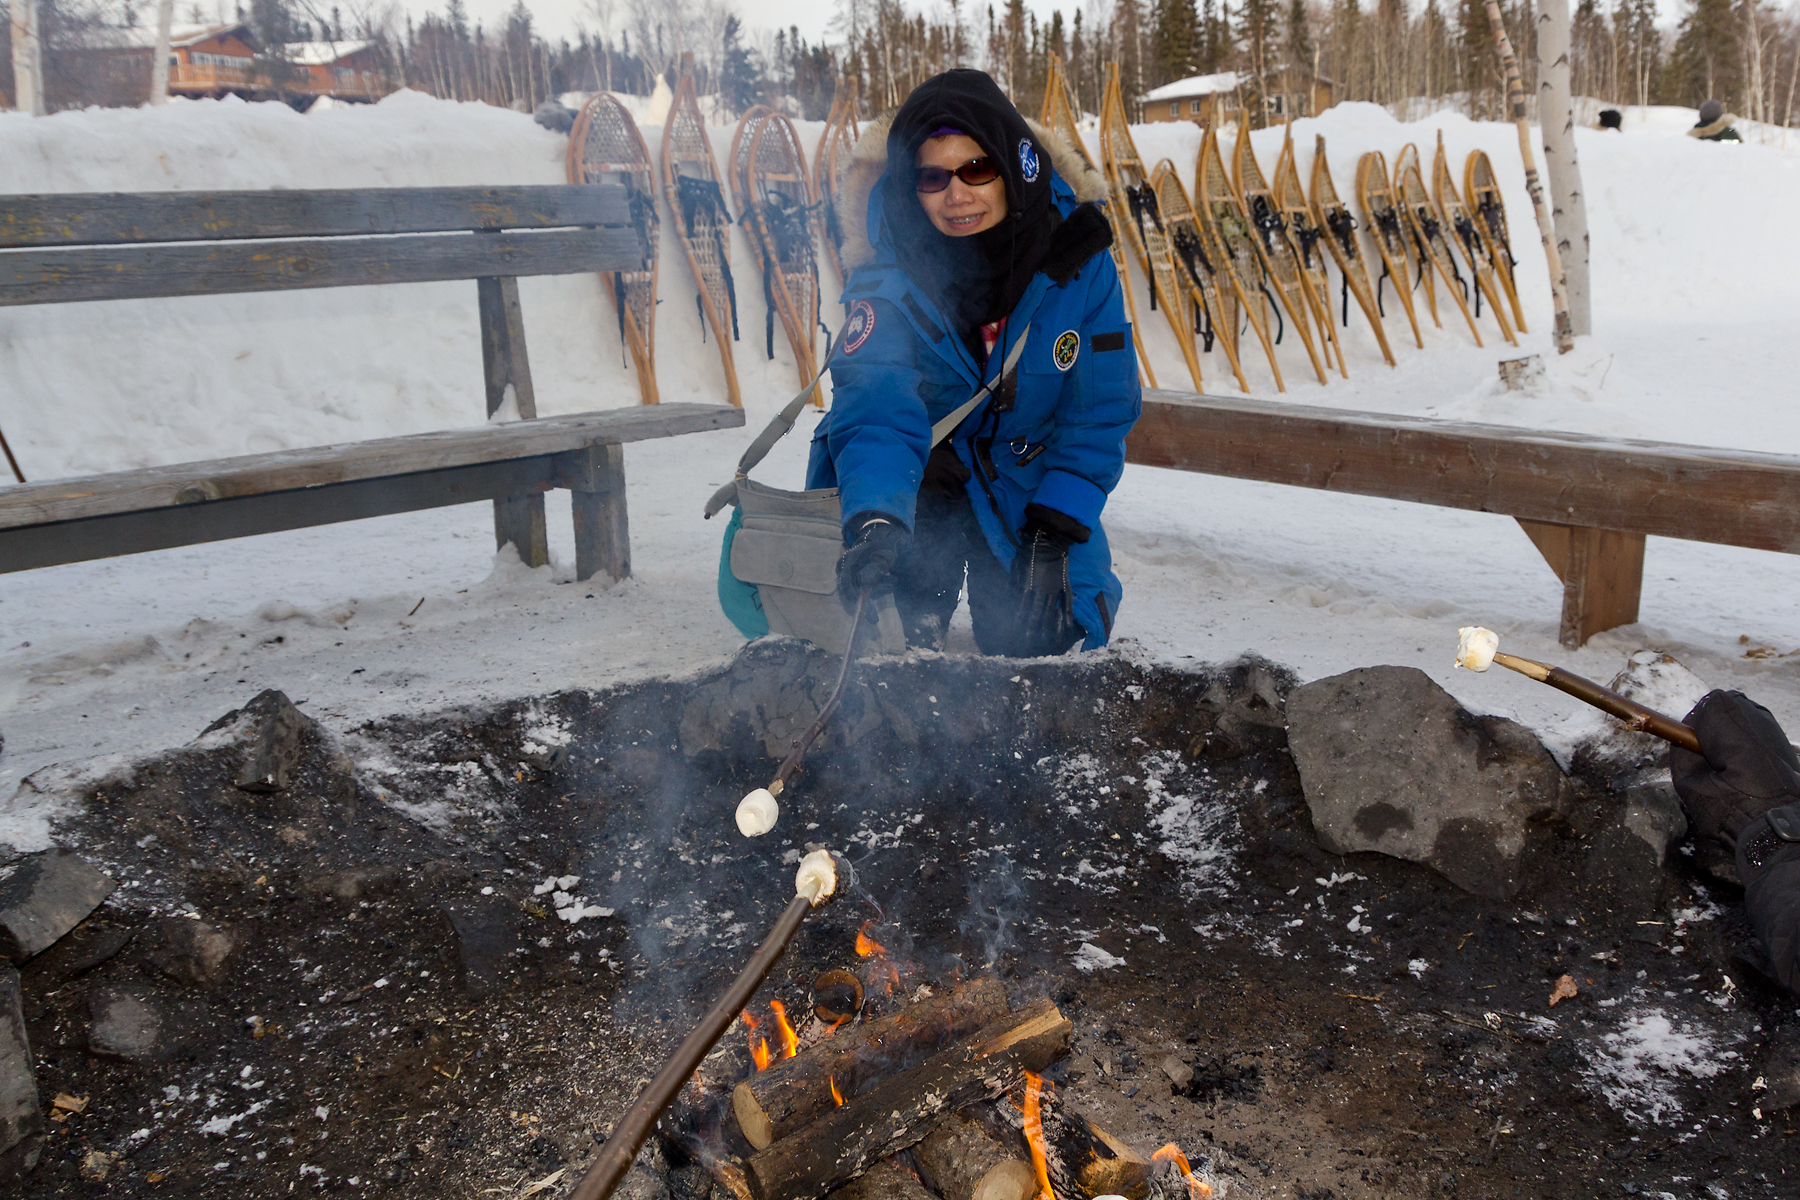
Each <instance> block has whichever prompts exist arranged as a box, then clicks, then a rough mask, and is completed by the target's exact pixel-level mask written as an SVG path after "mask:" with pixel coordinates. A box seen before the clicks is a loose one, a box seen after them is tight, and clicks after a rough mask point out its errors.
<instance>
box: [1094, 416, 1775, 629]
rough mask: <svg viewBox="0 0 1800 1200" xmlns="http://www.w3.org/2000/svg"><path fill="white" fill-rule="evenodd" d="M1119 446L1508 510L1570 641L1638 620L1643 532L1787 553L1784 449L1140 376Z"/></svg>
mask: <svg viewBox="0 0 1800 1200" xmlns="http://www.w3.org/2000/svg"><path fill="white" fill-rule="evenodd" d="M1126 458H1127V461H1130V462H1134V463H1140V464H1142V465H1144V466H1150V467H1173V468H1175V469H1177V470H1183V471H1199V472H1202V473H1204V474H1208V475H1230V476H1235V477H1237V478H1239V479H1259V480H1263V481H1265V482H1268V483H1285V484H1291V485H1293V486H1296V487H1310V488H1323V489H1325V490H1327V491H1337V492H1353V493H1356V494H1358V495H1364V496H1383V497H1386V498H1388V499H1391V500H1410V501H1414V502H1416V503H1419V504H1435V505H1439V506H1441V507H1445V508H1466V509H1472V510H1474V511H1476V512H1491V513H1504V514H1505V515H1507V516H1510V517H1514V518H1516V519H1517V520H1518V522H1519V524H1520V525H1522V526H1523V527H1524V529H1525V532H1526V534H1527V535H1529V536H1530V538H1531V540H1532V542H1533V543H1534V544H1535V545H1536V546H1537V548H1538V550H1539V552H1540V553H1542V554H1543V556H1544V558H1545V559H1546V561H1548V562H1549V564H1550V566H1551V569H1553V570H1554V571H1555V572H1556V574H1557V576H1558V578H1560V579H1561V580H1562V582H1563V607H1562V629H1561V641H1562V644H1563V645H1564V646H1567V647H1569V648H1570V649H1574V648H1576V647H1579V646H1580V645H1581V644H1582V643H1583V642H1585V641H1586V640H1587V639H1588V638H1589V637H1591V636H1593V635H1594V634H1596V633H1599V632H1601V631H1602V630H1606V629H1611V628H1613V627H1615V626H1618V625H1628V624H1630V623H1631V622H1633V621H1636V620H1637V619H1638V600H1639V596H1640V594H1641V592H1642V590H1643V579H1644V538H1645V535H1647V534H1654V535H1656V536H1658V537H1669V538H1680V539H1683V540H1686V541H1695V542H1718V543H1722V544H1724V545H1728V546H1748V547H1750V548H1752V549H1757V550H1779V551H1782V552H1784V553H1788V554H1800V458H1795V457H1789V456H1786V455H1777V454H1758V453H1755V452H1753V451H1748V450H1718V449H1710V448H1707V447H1699V446H1680V445H1672V444H1668V443H1664V442H1648V441H1632V440H1626V439H1622V438H1605V437H1591V436H1587V435H1584V434H1579V433H1547V432H1541V431H1536V430H1530V429H1516V428H1512V427H1509V426H1503V425H1476V424H1468V423H1464V422H1459V421H1439V420H1433V419H1431V418H1428V417H1406V416H1395V415H1392V414H1388V413H1369V412H1346V411H1342V410H1339V409H1331V408H1317V407H1313V406H1310V405H1303V404H1285V403H1277V402H1272V401H1266V400H1240V399H1227V398H1223V397H1218V396H1201V395H1193V394H1191V393H1183V392H1168V391H1157V390H1147V391H1145V393H1144V415H1143V417H1142V418H1141V419H1140V420H1139V421H1138V424H1137V427H1136V428H1135V429H1134V430H1133V431H1132V433H1131V437H1130V439H1129V441H1128V443H1127V453H1126ZM1447 552H1448V551H1447ZM1454 552H1456V553H1467V550H1466V549H1465V548H1462V547H1458V548H1456V549H1455V551H1454Z"/></svg>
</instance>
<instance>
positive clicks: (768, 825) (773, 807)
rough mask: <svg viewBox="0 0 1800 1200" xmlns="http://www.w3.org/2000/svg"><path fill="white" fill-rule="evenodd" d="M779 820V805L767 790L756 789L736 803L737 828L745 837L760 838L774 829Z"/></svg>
mask: <svg viewBox="0 0 1800 1200" xmlns="http://www.w3.org/2000/svg"><path fill="white" fill-rule="evenodd" d="M780 818H781V805H779V804H777V803H776V802H775V797H774V796H772V795H770V794H769V789H768V788H757V789H756V790H755V791H754V792H751V793H750V794H749V795H748V796H745V797H744V798H743V799H742V800H739V801H738V806H737V827H738V832H739V833H741V834H743V835H744V836H745V837H761V836H762V835H763V834H765V833H767V832H769V830H771V829H773V828H775V822H776V821H778V820H779V819H780Z"/></svg>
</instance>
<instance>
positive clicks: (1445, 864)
mask: <svg viewBox="0 0 1800 1200" xmlns="http://www.w3.org/2000/svg"><path fill="white" fill-rule="evenodd" d="M1287 719H1288V748H1289V750H1290V752H1291V753H1292V754H1293V757H1294V763H1295V765H1296V766H1298V767H1299V769H1300V782H1301V785H1302V786H1303V787H1304V789H1305V791H1306V803H1307V806H1308V807H1309V808H1310V809H1311V810H1312V819H1313V828H1314V830H1315V831H1316V832H1317V833H1318V836H1319V841H1320V843H1321V844H1322V845H1323V846H1324V847H1325V848H1326V849H1328V850H1331V851H1332V852H1334V853H1337V854H1352V853H1357V852H1360V851H1369V850H1373V851H1376V852H1378V853H1381V854H1389V855H1393V856H1394V857H1396V858H1404V859H1407V860H1409V861H1412V862H1418V863H1424V864H1425V865H1426V866H1429V867H1431V868H1433V869H1434V870H1436V871H1438V872H1439V873H1441V874H1442V875H1444V876H1445V877H1446V878H1448V879H1449V880H1450V881H1451V882H1452V883H1454V884H1456V885H1457V886H1458V887H1460V888H1462V889H1463V890H1465V891H1468V892H1472V893H1474V894H1475V895H1478V896H1491V897H1494V898H1496V899H1509V898H1511V897H1512V896H1515V895H1517V894H1518V892H1519V889H1520V887H1521V886H1522V884H1523V879H1522V877H1521V873H1520V860H1521V858H1522V857H1523V855H1524V853H1525V848H1526V840H1527V834H1528V832H1529V827H1530V826H1531V825H1532V824H1533V823H1534V822H1538V821H1542V820H1544V819H1546V818H1549V817H1554V816H1562V815H1566V814H1567V812H1568V810H1569V807H1570V805H1571V803H1572V801H1573V799H1574V795H1573V790H1572V789H1571V787H1570V785H1569V783H1568V780H1567V779H1566V778H1565V777H1564V776H1563V773H1562V771H1561V769H1559V768H1558V767H1557V765H1556V760H1555V759H1553V758H1551V757H1550V754H1549V752H1548V751H1547V750H1545V749H1544V747H1543V746H1542V745H1541V744H1540V743H1539V742H1538V740H1537V738H1535V737H1533V736H1532V734H1531V732H1530V731H1529V730H1527V729H1525V728H1524V727H1523V726H1521V725H1518V724H1516V723H1515V722H1512V721H1509V720H1506V719H1505V718H1503V717H1482V716H1476V715H1474V714H1473V713H1470V712H1469V711H1467V710H1466V709H1464V708H1463V707H1462V706H1461V705H1460V704H1458V703H1457V702H1456V701H1455V699H1453V698H1452V697H1451V695H1450V694H1449V693H1448V692H1446V691H1445V690H1444V689H1443V688H1441V687H1439V686H1438V685H1437V684H1436V683H1434V682H1433V681H1432V679H1431V677H1430V676H1428V675H1426V674H1425V673H1424V672H1423V671H1420V670H1417V669H1416V668H1413V667H1364V668H1362V669H1360V670H1356V671H1349V672H1346V673H1345V674H1343V675H1334V676H1332V677H1331V678H1329V679H1321V680H1318V681H1316V682H1314V683H1309V684H1307V685H1305V686H1304V687H1300V688H1296V689H1295V690H1294V691H1293V692H1292V693H1290V694H1289V696H1288V701H1287Z"/></svg>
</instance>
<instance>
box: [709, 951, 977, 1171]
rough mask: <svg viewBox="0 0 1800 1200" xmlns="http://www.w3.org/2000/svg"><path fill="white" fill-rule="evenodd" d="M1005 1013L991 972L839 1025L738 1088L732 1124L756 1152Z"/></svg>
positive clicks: (733, 1105) (733, 1104)
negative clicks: (875, 1017)
mask: <svg viewBox="0 0 1800 1200" xmlns="http://www.w3.org/2000/svg"><path fill="white" fill-rule="evenodd" d="M1005 1014H1006V991H1005V989H1004V988H1002V987H1001V986H1000V981H999V980H997V979H995V978H993V977H992V976H983V977H982V978H980V979H973V980H970V981H969V982H968V983H965V984H963V985H962V986H961V987H959V988H957V989H955V990H954V991H952V992H949V993H947V994H945V995H943V996H934V997H932V998H931V999H929V1000H924V1001H921V1002H920V1003H918V1004H914V1005H911V1006H910V1007H908V1008H905V1009H902V1010H901V1011H900V1012H897V1013H894V1014H892V1015H890V1016H886V1017H881V1018H879V1019H878V1020H874V1021H870V1022H868V1023H867V1024H865V1025H860V1026H858V1027H856V1028H855V1029H845V1030H843V1031H841V1032H839V1033H837V1034H836V1035H834V1036H832V1037H829V1038H826V1039H825V1040H824V1041H822V1042H819V1043H817V1044H816V1045H813V1046H811V1047H808V1048H807V1049H806V1050H804V1051H802V1052H801V1053H799V1054H798V1055H796V1056H794V1057H793V1058H785V1059H782V1060H781V1061H780V1062H777V1063H775V1064H773V1065H771V1066H770V1067H769V1068H768V1069H767V1070H766V1071H759V1072H757V1073H756V1074H755V1075H752V1076H751V1077H750V1078H748V1079H746V1080H744V1082H742V1083H740V1084H738V1085H737V1088H736V1090H735V1091H733V1093H732V1097H731V1104H732V1110H733V1112H735V1113H736V1115H737V1121H738V1128H739V1129H741V1130H742V1131H743V1134H744V1136H745V1137H746V1138H747V1139H749V1141H750V1144H751V1145H752V1146H755V1147H756V1148H757V1149H758V1150H761V1149H763V1148H765V1147H767V1146H769V1145H770V1144H772V1143H774V1142H775V1141H777V1140H779V1139H781V1138H784V1137H786V1136H787V1135H788V1134H789V1133H792V1132H793V1131H794V1130H797V1129H800V1128H802V1127H804V1126H806V1125H808V1124H809V1123H811V1122H812V1121H814V1120H816V1119H818V1118H819V1117H820V1116H823V1115H824V1114H825V1113H828V1112H830V1111H831V1110H832V1109H833V1108H836V1107H837V1104H838V1101H837V1098H835V1097H833V1095H832V1089H833V1088H836V1089H837V1094H838V1096H839V1097H842V1098H843V1099H844V1100H846V1101H848V1100H851V1099H853V1098H855V1097H856V1096H859V1095H861V1094H862V1093H864V1092H866V1091H868V1090H869V1089H870V1088H872V1087H874V1086H875V1085H877V1084H878V1083H880V1082H881V1081H882V1080H883V1079H886V1078H887V1077H889V1076H890V1075H894V1074H897V1073H898V1072H901V1071H905V1070H909V1069H910V1068H912V1067H915V1066H917V1065H918V1064H919V1063H921V1062H923V1061H924V1060H925V1059H926V1058H928V1057H929V1056H931V1055H933V1054H936V1053H937V1052H938V1051H940V1050H943V1049H944V1048H945V1047H947V1046H951V1045H954V1044H955V1043H956V1042H959V1041H961V1040H963V1039H964V1038H967V1037H970V1036H972V1035H973V1034H975V1033H976V1032H978V1031H979V1030H981V1029H983V1028H984V1027H986V1026H987V1025H988V1024H990V1023H991V1022H993V1021H995V1020H998V1019H999V1018H1001V1017H1002V1016H1004V1015H1005Z"/></svg>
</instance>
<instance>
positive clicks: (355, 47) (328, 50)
mask: <svg viewBox="0 0 1800 1200" xmlns="http://www.w3.org/2000/svg"><path fill="white" fill-rule="evenodd" d="M372 45H374V43H373V42H289V43H287V44H286V45H284V46H283V47H282V48H281V57H282V58H284V59H286V60H287V61H288V62H291V63H294V64H296V65H298V66H302V67H328V66H330V65H331V64H332V63H335V62H341V61H343V60H344V59H346V58H349V57H350V56H351V55H352V54H356V53H358V52H360V51H363V50H367V49H368V48H369V47H370V46H372Z"/></svg>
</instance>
